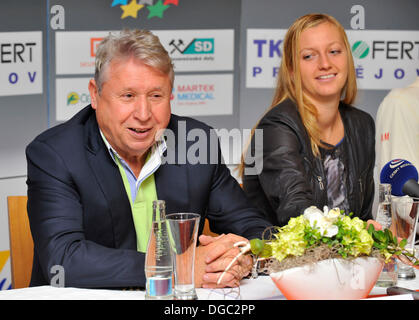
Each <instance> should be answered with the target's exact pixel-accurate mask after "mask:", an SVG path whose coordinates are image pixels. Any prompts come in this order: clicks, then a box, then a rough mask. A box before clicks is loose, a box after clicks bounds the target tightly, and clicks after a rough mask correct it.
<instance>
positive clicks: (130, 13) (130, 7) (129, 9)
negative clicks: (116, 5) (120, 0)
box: [121, 0, 144, 19]
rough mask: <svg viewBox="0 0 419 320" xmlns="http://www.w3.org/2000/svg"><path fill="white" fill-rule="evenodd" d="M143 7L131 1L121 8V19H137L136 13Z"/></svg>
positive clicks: (135, 0) (134, 0)
mask: <svg viewBox="0 0 419 320" xmlns="http://www.w3.org/2000/svg"><path fill="white" fill-rule="evenodd" d="M143 7H144V5H142V4H138V3H137V0H131V2H130V3H129V4H127V5H124V6H121V9H122V11H123V13H122V16H121V19H125V18H126V17H133V18H137V15H138V11H139V10H141V9H142V8H143Z"/></svg>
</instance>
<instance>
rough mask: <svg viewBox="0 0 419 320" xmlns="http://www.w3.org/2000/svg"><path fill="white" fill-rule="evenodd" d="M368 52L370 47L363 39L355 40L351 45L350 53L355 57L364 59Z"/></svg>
mask: <svg viewBox="0 0 419 320" xmlns="http://www.w3.org/2000/svg"><path fill="white" fill-rule="evenodd" d="M369 52H370V47H369V46H368V44H366V43H365V42H364V41H357V42H355V43H354V45H353V46H352V55H353V56H354V57H355V58H357V59H364V58H365V57H366V56H367V55H368V53H369Z"/></svg>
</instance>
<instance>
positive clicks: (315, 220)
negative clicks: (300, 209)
mask: <svg viewBox="0 0 419 320" xmlns="http://www.w3.org/2000/svg"><path fill="white" fill-rule="evenodd" d="M339 216H340V210H339V208H333V209H332V210H329V208H328V207H327V206H324V208H323V212H322V211H321V210H320V209H318V208H317V207H315V206H311V207H308V208H307V209H305V210H304V218H305V219H307V220H308V221H309V223H310V226H311V227H312V228H315V229H318V230H319V231H320V234H321V235H322V236H324V237H329V238H330V237H333V236H334V235H336V234H337V233H338V227H337V226H336V225H335V224H334V223H335V222H336V220H337V219H338V217H339Z"/></svg>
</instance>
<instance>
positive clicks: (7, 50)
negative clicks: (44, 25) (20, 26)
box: [0, 31, 43, 96]
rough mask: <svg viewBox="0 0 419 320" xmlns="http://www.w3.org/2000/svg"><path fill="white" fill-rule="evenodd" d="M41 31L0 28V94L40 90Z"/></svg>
mask: <svg viewBox="0 0 419 320" xmlns="http://www.w3.org/2000/svg"><path fill="white" fill-rule="evenodd" d="M42 83H43V81H42V31H28V32H0V96H14V95H26V94H39V93H42Z"/></svg>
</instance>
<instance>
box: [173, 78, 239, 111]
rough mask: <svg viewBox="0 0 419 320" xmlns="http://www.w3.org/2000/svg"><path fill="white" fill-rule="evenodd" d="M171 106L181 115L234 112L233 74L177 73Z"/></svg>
mask: <svg viewBox="0 0 419 320" xmlns="http://www.w3.org/2000/svg"><path fill="white" fill-rule="evenodd" d="M171 106H172V112H173V113H174V114H177V115H180V116H209V115H226V114H233V74H212V75H177V76H176V77H175V83H174V87H173V92H172V102H171Z"/></svg>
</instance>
